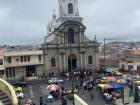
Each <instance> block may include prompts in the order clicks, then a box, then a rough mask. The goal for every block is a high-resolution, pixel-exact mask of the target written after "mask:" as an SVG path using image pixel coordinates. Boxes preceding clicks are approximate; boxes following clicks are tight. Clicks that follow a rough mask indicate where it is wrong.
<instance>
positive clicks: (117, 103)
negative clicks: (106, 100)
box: [115, 97, 140, 105]
mask: <svg viewBox="0 0 140 105" xmlns="http://www.w3.org/2000/svg"><path fill="white" fill-rule="evenodd" d="M115 102H116V105H124V104H123V103H122V99H117V100H116V101H115ZM129 105H140V102H139V103H134V101H133V97H130V103H129Z"/></svg>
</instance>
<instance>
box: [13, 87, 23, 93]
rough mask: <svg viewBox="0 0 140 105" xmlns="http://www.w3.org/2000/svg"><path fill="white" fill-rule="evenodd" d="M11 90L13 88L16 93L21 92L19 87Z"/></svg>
mask: <svg viewBox="0 0 140 105" xmlns="http://www.w3.org/2000/svg"><path fill="white" fill-rule="evenodd" d="M13 88H14V90H15V92H16V93H18V92H22V88H21V87H19V86H13Z"/></svg>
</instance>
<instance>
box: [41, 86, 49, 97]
mask: <svg viewBox="0 0 140 105" xmlns="http://www.w3.org/2000/svg"><path fill="white" fill-rule="evenodd" d="M47 86H48V85H47V84H42V85H40V88H41V92H42V94H43V95H44V96H45V95H46V94H48V93H49V92H50V91H48V90H47Z"/></svg>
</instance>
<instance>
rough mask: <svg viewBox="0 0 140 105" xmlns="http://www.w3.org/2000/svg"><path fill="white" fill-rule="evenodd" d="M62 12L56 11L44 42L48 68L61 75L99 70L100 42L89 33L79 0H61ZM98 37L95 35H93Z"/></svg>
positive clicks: (60, 7)
mask: <svg viewBox="0 0 140 105" xmlns="http://www.w3.org/2000/svg"><path fill="white" fill-rule="evenodd" d="M58 2H59V16H58V17H57V16H56V14H53V16H52V20H51V21H50V22H49V23H48V26H47V35H46V36H45V37H44V43H43V44H42V49H43V55H44V72H45V73H53V74H54V75H59V74H60V73H62V72H65V71H69V72H71V71H73V70H75V69H76V70H92V71H94V70H98V69H99V57H98V46H99V44H98V42H97V41H96V37H95V38H91V39H94V40H90V39H88V38H87V37H86V35H85V30H86V26H84V24H83V18H82V17H81V16H80V14H79V10H78V0H58ZM93 37H94V36H93Z"/></svg>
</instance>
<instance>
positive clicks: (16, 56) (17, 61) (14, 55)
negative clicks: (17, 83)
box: [4, 51, 43, 67]
mask: <svg viewBox="0 0 140 105" xmlns="http://www.w3.org/2000/svg"><path fill="white" fill-rule="evenodd" d="M42 53H43V52H41V51H32V52H31V51H25V53H23V52H19V51H17V52H5V53H4V65H5V67H14V66H26V65H36V64H43V54H42ZM39 55H41V61H39V59H38V56H39ZM21 56H30V61H28V59H26V60H27V61H26V62H24V61H23V62H21V58H20V57H21ZM8 57H11V63H9V62H8V61H7V59H8Z"/></svg>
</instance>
